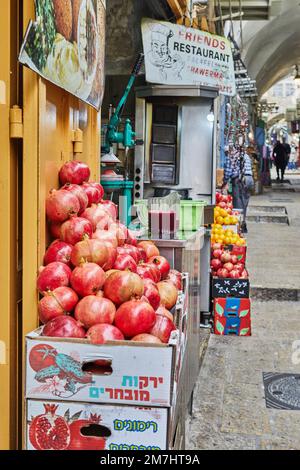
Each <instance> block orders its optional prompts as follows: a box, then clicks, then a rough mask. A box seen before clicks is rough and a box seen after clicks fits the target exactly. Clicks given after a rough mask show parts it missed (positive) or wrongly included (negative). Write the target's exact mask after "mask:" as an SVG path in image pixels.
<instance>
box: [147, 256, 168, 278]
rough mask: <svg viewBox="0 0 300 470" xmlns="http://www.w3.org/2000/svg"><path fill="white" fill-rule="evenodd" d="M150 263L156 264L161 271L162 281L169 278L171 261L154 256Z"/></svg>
mask: <svg viewBox="0 0 300 470" xmlns="http://www.w3.org/2000/svg"><path fill="white" fill-rule="evenodd" d="M148 263H149V264H154V265H155V266H156V267H157V268H158V269H159V271H160V277H161V279H162V280H164V279H166V278H167V277H168V274H169V272H170V269H171V266H170V263H169V261H168V260H167V259H166V258H165V257H164V256H152V257H151V258H149V261H148Z"/></svg>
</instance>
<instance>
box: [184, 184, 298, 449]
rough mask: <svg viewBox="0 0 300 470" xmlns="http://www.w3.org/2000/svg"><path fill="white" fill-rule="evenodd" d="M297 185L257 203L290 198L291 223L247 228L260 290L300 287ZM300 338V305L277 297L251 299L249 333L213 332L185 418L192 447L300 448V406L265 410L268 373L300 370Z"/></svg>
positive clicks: (251, 262)
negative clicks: (297, 351)
mask: <svg viewBox="0 0 300 470" xmlns="http://www.w3.org/2000/svg"><path fill="white" fill-rule="evenodd" d="M298 182H299V183H300V180H296V181H294V182H293V183H294V185H295V189H296V191H295V192H293V193H291V192H288V191H286V190H285V187H286V186H287V185H286V184H285V185H284V187H283V188H281V190H279V189H275V190H272V191H267V192H265V193H264V195H262V196H256V197H253V198H252V200H251V204H253V205H259V204H261V205H268V204H270V205H272V204H276V205H278V202H276V201H275V202H274V201H273V200H274V198H275V199H284V198H287V197H288V198H289V199H291V200H292V201H290V202H285V203H284V202H283V203H281V202H280V204H279V205H286V206H287V210H288V214H289V215H290V218H291V225H290V226H288V225H286V226H285V225H284V226H281V224H262V223H256V224H255V223H253V224H251V225H250V227H249V235H248V241H249V255H248V260H249V263H248V265H249V270H250V274H251V281H252V284H255V285H256V286H261V288H265V287H274V285H275V286H276V287H278V288H279V287H280V288H283V289H290V288H300V228H299V225H298V223H297V217H300V185H299V187H297V186H298ZM298 190H299V192H298ZM275 195H276V197H275ZM287 195H288V196H287ZM291 207H292V208H291ZM297 214H298V215H297ZM296 340H300V303H299V302H279V301H276V300H272V301H268V302H264V301H258V300H254V301H253V302H252V336H251V337H248V338H247V337H245V338H237V337H232V336H215V335H211V337H210V340H209V344H208V349H207V352H206V354H205V357H204V361H203V364H202V367H201V370H200V374H199V379H198V383H197V385H196V389H195V394H194V413H193V417H192V418H189V419H188V422H187V438H186V443H187V448H188V449H228V450H229V449H233V450H235V449H274V450H275V449H276V450H277V449H284V450H285V449H297V450H300V411H285V410H274V409H267V408H266V405H265V400H264V389H263V381H262V373H263V372H293V373H299V374H300V363H299V364H293V361H292V353H293V342H294V341H296Z"/></svg>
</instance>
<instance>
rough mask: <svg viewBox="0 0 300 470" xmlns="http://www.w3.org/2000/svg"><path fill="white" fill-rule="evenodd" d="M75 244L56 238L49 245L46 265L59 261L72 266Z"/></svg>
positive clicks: (45, 260)
mask: <svg viewBox="0 0 300 470" xmlns="http://www.w3.org/2000/svg"><path fill="white" fill-rule="evenodd" d="M72 250H73V246H72V245H71V244H70V243H65V242H62V241H61V240H54V242H52V243H51V245H50V246H49V247H48V249H47V251H46V253H45V256H44V265H45V266H47V264H50V263H54V262H55V261H59V262H60V263H65V264H67V265H68V266H71V253H72Z"/></svg>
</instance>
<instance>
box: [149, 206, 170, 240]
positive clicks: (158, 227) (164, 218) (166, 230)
mask: <svg viewBox="0 0 300 470" xmlns="http://www.w3.org/2000/svg"><path fill="white" fill-rule="evenodd" d="M175 226H176V212H175V211H172V210H164V211H163V210H150V211H149V231H150V234H151V236H152V237H158V238H161V237H163V236H164V235H169V236H170V237H174V234H175Z"/></svg>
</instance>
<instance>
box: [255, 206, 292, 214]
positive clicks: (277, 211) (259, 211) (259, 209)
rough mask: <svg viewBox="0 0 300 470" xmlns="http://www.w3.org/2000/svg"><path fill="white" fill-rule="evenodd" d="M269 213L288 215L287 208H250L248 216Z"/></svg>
mask: <svg viewBox="0 0 300 470" xmlns="http://www.w3.org/2000/svg"><path fill="white" fill-rule="evenodd" d="M261 212H262V213H265V212H267V213H269V212H276V213H277V214H287V210H286V207H285V206H249V208H248V214H252V213H255V214H258V213H261Z"/></svg>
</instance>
